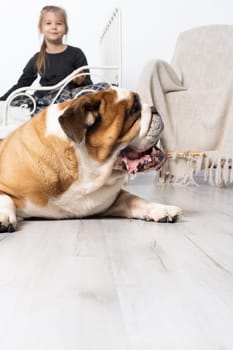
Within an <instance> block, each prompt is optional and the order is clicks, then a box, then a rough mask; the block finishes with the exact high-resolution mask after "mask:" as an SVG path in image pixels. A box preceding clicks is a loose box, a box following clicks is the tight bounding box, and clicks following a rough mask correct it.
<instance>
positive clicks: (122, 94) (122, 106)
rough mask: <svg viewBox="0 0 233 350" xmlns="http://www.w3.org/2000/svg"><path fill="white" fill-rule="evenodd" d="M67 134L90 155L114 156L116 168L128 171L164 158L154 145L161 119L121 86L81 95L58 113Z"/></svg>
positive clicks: (101, 159) (157, 163)
mask: <svg viewBox="0 0 233 350" xmlns="http://www.w3.org/2000/svg"><path fill="white" fill-rule="evenodd" d="M59 122H60V124H61V127H62V129H63V131H64V132H65V133H66V135H67V136H68V137H69V138H71V139H72V140H73V141H74V142H77V143H85V147H86V149H87V151H88V153H89V155H91V157H92V158H93V159H95V160H96V161H98V162H105V161H106V160H107V159H109V158H110V157H112V156H114V157H115V158H116V162H115V168H117V169H121V170H127V171H128V172H129V173H135V172H137V171H145V170H147V169H150V168H156V169H158V168H159V167H160V166H161V165H162V164H163V162H164V161H165V158H166V157H165V156H164V154H163V153H162V152H161V151H160V150H159V149H158V148H157V146H156V143H157V142H158V140H159V136H160V133H161V132H162V130H163V122H162V120H161V118H160V116H159V115H158V113H157V112H156V110H155V108H154V107H149V106H147V105H142V104H141V102H140V98H139V96H138V94H136V93H134V92H131V91H128V90H126V89H120V88H110V89H108V90H104V91H100V92H96V93H89V94H86V95H83V96H80V97H79V98H77V99H76V100H74V101H73V103H72V105H71V106H70V107H69V108H68V109H67V110H66V111H65V112H64V113H63V115H62V116H60V117H59Z"/></svg>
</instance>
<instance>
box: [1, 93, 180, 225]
mask: <svg viewBox="0 0 233 350" xmlns="http://www.w3.org/2000/svg"><path fill="white" fill-rule="evenodd" d="M162 130H163V122H162V120H161V117H160V116H159V114H158V113H157V112H156V110H155V108H154V107H150V106H148V105H145V104H142V103H141V101H140V97H139V95H138V94H137V93H135V92H131V91H128V90H126V89H121V88H110V89H108V90H104V91H100V92H94V93H88V94H86V95H82V96H80V97H78V98H76V99H73V100H68V101H65V102H63V103H60V104H54V105H50V106H49V107H47V108H45V109H43V110H42V111H41V112H39V113H38V114H37V115H36V116H34V117H33V118H32V119H30V120H29V121H27V122H26V123H25V124H23V125H22V126H20V127H19V128H18V129H16V130H15V131H13V132H12V133H11V134H10V135H9V136H8V137H7V138H6V139H4V140H3V141H2V142H1V144H0V232H13V231H15V230H16V228H17V221H21V219H22V218H29V217H38V218H49V219H64V218H83V217H90V216H108V217H109V216H111V217H113V216H114V217H124V218H135V219H143V220H153V221H156V222H175V221H177V220H178V219H179V218H180V217H181V215H182V210H181V209H180V208H178V207H176V206H168V205H163V204H158V203H155V202H151V201H148V200H145V199H142V198H140V197H138V196H136V195H134V194H131V193H129V192H127V191H125V190H123V189H122V186H123V185H124V184H125V183H126V181H127V180H128V177H129V174H134V173H136V172H143V171H146V170H149V169H157V170H158V169H159V168H160V167H161V166H162V164H163V163H164V161H165V158H166V157H165V155H164V154H163V153H162V152H161V150H160V149H159V148H158V147H157V146H156V144H157V142H158V140H159V137H160V134H161V132H162Z"/></svg>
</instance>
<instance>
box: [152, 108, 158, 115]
mask: <svg viewBox="0 0 233 350" xmlns="http://www.w3.org/2000/svg"><path fill="white" fill-rule="evenodd" d="M151 113H152V114H159V113H158V111H157V109H156V107H155V106H151Z"/></svg>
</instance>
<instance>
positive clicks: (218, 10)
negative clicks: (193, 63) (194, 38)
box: [0, 0, 233, 95]
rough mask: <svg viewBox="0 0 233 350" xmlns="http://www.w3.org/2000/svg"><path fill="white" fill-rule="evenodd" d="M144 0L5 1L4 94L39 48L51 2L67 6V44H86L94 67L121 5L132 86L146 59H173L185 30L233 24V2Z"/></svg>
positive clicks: (126, 78) (0, 89)
mask: <svg viewBox="0 0 233 350" xmlns="http://www.w3.org/2000/svg"><path fill="white" fill-rule="evenodd" d="M138 1H139V0H138ZM138 1H136V0H118V1H115V0H98V1H96V0H89V1H87V0H79V1H73V0H65V1H63V0H57V1H52V2H47V1H42V0H37V1H35V2H34V1H31V0H20V1H19V2H16V1H15V0H8V1H5V2H4V1H1V4H0V34H1V41H2V42H1V45H2V47H1V64H0V77H1V78H0V95H1V94H2V93H4V92H5V91H6V90H7V89H8V88H10V86H11V85H12V84H13V83H14V82H16V80H17V79H18V77H19V75H20V74H21V71H22V69H23V67H24V65H25V64H26V63H27V61H28V60H29V58H30V57H31V56H32V55H33V54H34V53H35V52H36V51H38V50H39V47H40V37H39V34H38V31H37V22H38V17H39V12H40V10H41V8H42V7H43V6H45V5H49V4H54V5H58V6H63V7H64V8H65V9H66V10H67V13H68V19H69V26H70V32H69V35H68V38H67V42H68V43H70V44H71V45H74V46H79V47H81V48H82V49H83V50H84V52H85V53H86V55H87V58H88V61H89V64H90V65H97V64H99V37H100V35H101V33H102V31H103V29H104V24H105V22H106V20H107V19H108V17H109V16H110V14H111V12H112V10H113V9H114V8H115V7H116V6H117V7H120V9H121V12H122V34H123V85H124V86H125V87H128V88H132V89H133V88H136V86H137V82H138V77H139V74H140V72H141V69H142V67H143V66H144V65H145V64H146V62H148V61H149V60H150V59H153V58H161V59H164V60H167V61H169V60H170V59H171V57H172V52H173V50H174V46H175V42H176V38H177V35H178V33H179V32H181V31H184V30H186V29H189V28H191V27H194V26H199V25H205V24H215V23H224V24H232V22H233V1H231V0H142V1H141V2H140V3H139V2H138ZM232 40H233V38H232ZM226 49H227V48H226Z"/></svg>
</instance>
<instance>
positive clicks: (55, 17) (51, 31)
mask: <svg viewBox="0 0 233 350" xmlns="http://www.w3.org/2000/svg"><path fill="white" fill-rule="evenodd" d="M40 32H41V34H43V35H44V38H45V40H47V41H49V42H54V43H60V42H62V38H63V36H64V35H65V34H66V32H67V30H66V25H65V22H64V19H63V18H62V17H61V15H60V14H59V13H55V12H52V11H51V12H45V13H44V14H43V18H42V22H41V28H40Z"/></svg>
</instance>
